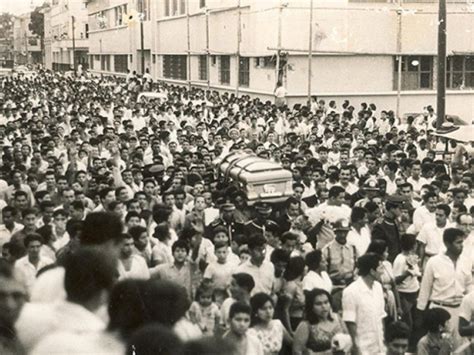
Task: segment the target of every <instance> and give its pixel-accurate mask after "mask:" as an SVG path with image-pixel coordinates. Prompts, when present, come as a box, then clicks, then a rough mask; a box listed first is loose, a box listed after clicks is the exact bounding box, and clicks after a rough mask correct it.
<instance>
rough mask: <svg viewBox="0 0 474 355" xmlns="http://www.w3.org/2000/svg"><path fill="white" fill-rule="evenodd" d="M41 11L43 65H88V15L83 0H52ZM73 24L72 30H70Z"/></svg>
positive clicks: (68, 67) (67, 67) (62, 68)
mask: <svg viewBox="0 0 474 355" xmlns="http://www.w3.org/2000/svg"><path fill="white" fill-rule="evenodd" d="M44 14H45V65H46V67H47V68H48V69H54V70H60V71H67V70H71V69H73V66H74V54H73V53H75V57H76V61H75V64H76V67H77V66H78V65H82V66H83V67H87V66H88V39H87V37H88V30H89V24H88V16H87V8H86V3H85V2H84V0H52V1H51V6H50V7H49V9H47V10H45V11H44ZM73 27H74V30H73Z"/></svg>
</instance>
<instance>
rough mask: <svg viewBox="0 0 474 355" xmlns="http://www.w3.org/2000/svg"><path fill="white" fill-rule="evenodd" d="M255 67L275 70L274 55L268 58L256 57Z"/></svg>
mask: <svg viewBox="0 0 474 355" xmlns="http://www.w3.org/2000/svg"><path fill="white" fill-rule="evenodd" d="M255 66H256V67H257V68H275V67H276V55H274V56H268V57H257V58H255Z"/></svg>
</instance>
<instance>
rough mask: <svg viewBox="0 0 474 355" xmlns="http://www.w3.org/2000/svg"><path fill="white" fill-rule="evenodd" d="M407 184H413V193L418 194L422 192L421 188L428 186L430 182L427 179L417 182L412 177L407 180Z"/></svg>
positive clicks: (420, 179) (421, 178) (420, 178)
mask: <svg viewBox="0 0 474 355" xmlns="http://www.w3.org/2000/svg"><path fill="white" fill-rule="evenodd" d="M407 182H409V183H410V184H412V186H413V191H415V192H416V193H420V191H421V187H422V186H423V185H426V184H428V180H426V179H425V178H423V177H421V176H420V177H419V178H418V180H415V179H413V178H412V177H411V176H410V177H409V178H408V179H407Z"/></svg>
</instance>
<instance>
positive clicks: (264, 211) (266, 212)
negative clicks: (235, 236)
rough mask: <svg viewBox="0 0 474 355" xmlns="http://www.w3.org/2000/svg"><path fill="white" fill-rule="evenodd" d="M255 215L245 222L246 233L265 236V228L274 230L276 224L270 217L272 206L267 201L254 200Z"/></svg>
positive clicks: (276, 226)
mask: <svg viewBox="0 0 474 355" xmlns="http://www.w3.org/2000/svg"><path fill="white" fill-rule="evenodd" d="M254 208H255V212H256V217H255V218H254V219H252V220H250V221H249V222H247V223H246V224H245V232H246V233H247V235H254V234H261V235H263V236H264V237H267V235H266V234H267V230H268V229H272V230H275V229H276V228H278V224H277V223H276V222H275V221H273V220H271V219H270V216H271V214H272V206H271V205H270V204H269V203H267V202H260V201H259V202H256V203H255V204H254Z"/></svg>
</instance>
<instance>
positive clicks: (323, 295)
mask: <svg viewBox="0 0 474 355" xmlns="http://www.w3.org/2000/svg"><path fill="white" fill-rule="evenodd" d="M315 302H321V303H326V302H327V303H328V305H329V314H328V319H329V320H332V316H331V304H332V298H331V295H330V294H329V292H327V291H326V290H323V289H320V288H315V289H313V290H311V291H309V292H307V293H306V300H305V315H306V320H307V321H308V322H309V323H310V324H317V323H319V322H320V321H321V320H322V319H321V317H320V316H318V315H317V314H316V313H315V311H314V306H315Z"/></svg>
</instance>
